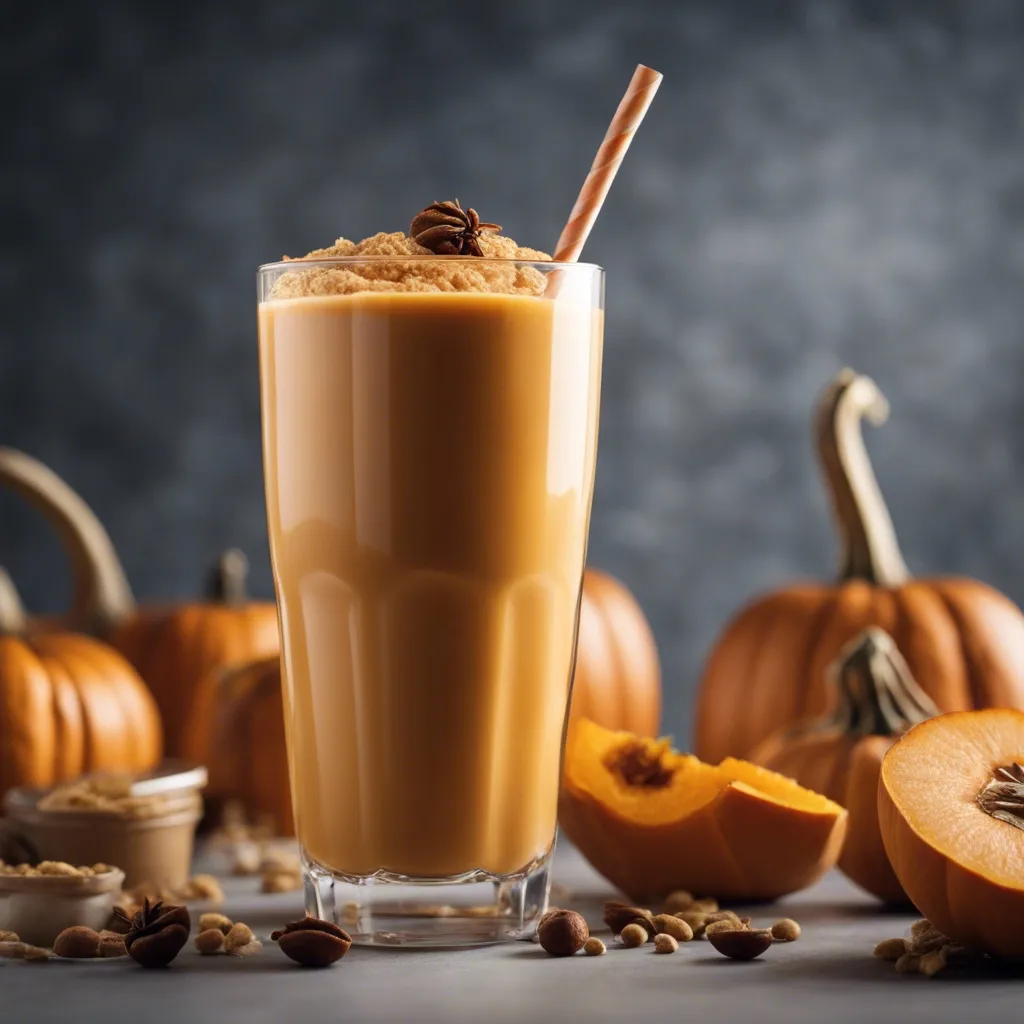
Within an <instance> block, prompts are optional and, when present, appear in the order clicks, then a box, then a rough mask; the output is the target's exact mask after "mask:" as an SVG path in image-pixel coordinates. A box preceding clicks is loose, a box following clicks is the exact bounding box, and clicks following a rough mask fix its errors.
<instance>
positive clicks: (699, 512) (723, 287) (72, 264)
mask: <svg viewBox="0 0 1024 1024" xmlns="http://www.w3.org/2000/svg"><path fill="white" fill-rule="evenodd" d="M2 7H3V11H2V13H3V19H2V23H3V25H4V30H3V33H2V36H0V47H2V54H0V68H2V83H0V84H2V86H3V95H4V97H5V114H4V131H3V154H4V155H3V160H2V162H0V204H2V207H0V208H2V215H0V227H2V240H3V246H2V255H0V260H2V262H0V293H2V301H0V443H6V444H12V445H16V446H18V447H21V448H24V449H25V450H27V451H29V452H32V453H33V454H35V455H37V456H39V457H40V458H42V459H44V460H46V461H47V462H49V463H50V464H51V465H52V466H54V467H55V468H56V469H57V470H58V471H59V472H61V473H62V474H64V475H65V476H66V477H67V478H68V479H69V480H70V481H71V483H72V484H73V485H74V486H75V487H76V488H78V489H79V490H80V491H81V493H82V494H84V495H85V496H86V497H87V499H88V500H89V501H90V502H91V503H92V504H93V506H94V507H95V508H96V510H97V511H98V512H99V514H100V516H101V517H102V518H103V520H104V522H105V523H106V524H107V525H108V527H109V529H110V532H111V533H112V534H113V537H114V539H115V541H116V544H117V546H118V549H119V550H120V552H121V554H122V556H123V558H124V561H125V563H126V565H127V568H128V571H129V573H130V576H131V580H132V582H133V584H134V586H135V589H136V591H137V592H138V594H139V595H140V596H142V597H157V596H185V595H188V594H190V593H193V592H195V590H196V588H197V586H198V582H199V578H200V576H201V573H202V570H203V568H204V566H205V564H206V563H207V561H208V560H209V559H210V558H211V557H212V556H213V555H214V553H215V552H216V551H217V550H218V549H220V548H221V547H223V546H225V545H228V544H238V545H241V546H242V547H244V548H245V549H246V550H247V551H248V552H249V554H250V555H251V557H252V559H253V563H254V588H255V590H256V591H257V592H258V593H261V594H264V595H266V594H269V593H270V574H269V567H268V564H267V551H266V542H265V538H264V514H263V499H262V493H261V469H260V453H259V408H258V394H257V371H256V351H255V327H254V320H255V317H254V275H253V271H254V269H255V267H256V265H257V264H258V263H260V262H262V261H266V260H270V259H274V258H277V257H278V256H279V255H280V254H281V253H283V252H288V253H302V252H305V251H306V250H307V249H309V248H311V247H314V246H318V245H321V244H326V243H328V242H330V241H331V240H332V239H333V238H334V237H335V236H336V235H339V234H342V233H344V234H346V235H348V236H350V237H356V238H359V237H362V236H363V235H365V234H368V233H371V232H373V231H375V230H378V229H388V230H394V229H398V228H403V227H405V226H406V225H407V223H408V221H409V218H410V217H411V215H412V214H414V213H415V212H416V211H418V210H419V209H420V208H421V207H422V206H423V205H424V204H425V203H427V202H430V201H432V200H433V199H435V198H438V199H445V198H449V197H454V196H458V197H459V198H461V199H462V200H463V201H464V202H467V203H471V204H473V205H474V206H476V207H477V208H478V209H479V210H480V211H481V213H482V214H483V216H484V217H485V218H486V219H492V220H496V221H499V222H500V223H502V224H504V225H505V228H506V231H507V233H509V234H511V235H512V236H513V237H515V238H517V239H518V240H519V241H520V242H523V243H529V244H534V245H537V246H540V247H542V248H548V247H550V246H551V245H552V244H553V241H554V239H555V237H556V236H557V234H558V232H559V229H560V227H561V225H562V223H563V221H564V219H565V216H566V214H567V212H568V210H569V207H570V206H571V204H572V200H573V198H574V196H575V192H576V189H577V188H578V186H579V183H580V181H581V180H582V177H583V175H584V173H585V172H586V169H587V167H588V166H589V163H590V160H591V157H592V155H593V152H594V150H595V148H596V146H597V144H598V142H599V141H600V138H601V135H602V133H603V131H604V128H605V126H606V123H607V121H608V118H609V117H610V115H611V113H612V111H613V109H614V107H615V104H616V102H617V100H618V98H619V95H620V94H621V91H622V89H623V88H624V86H625V84H626V82H627V81H628V79H629V75H630V73H631V71H632V69H633V66H634V64H636V63H637V62H638V61H643V62H645V63H648V64H651V65H652V66H654V67H656V68H658V69H659V70H661V71H663V72H664V73H665V76H666V78H665V83H664V85H663V87H662V90H661V92H660V94H659V96H658V98H657V100H656V101H655V104H654V106H653V107H652V109H651V112H650V114H649V116H648V120H647V122H646V123H645V125H644V127H643V130H642V132H641V133H640V134H639V136H638V137H637V141H636V143H635V145H634V147H633V149H632V151H631V152H630V155H629V158H628V160H627V162H626V164H625V167H624V170H623V172H622V174H621V176H620V179H619V181H618V183H617V184H616V186H615V188H614V190H613V192H612V195H611V198H610V201H609V203H608V205H607V207H606V210H605V212H604V214H603V215H602V218H601V222H600V226H599V227H598V228H597V230H596V231H595V233H594V235H593V237H592V239H591V242H590V244H589V246H588V248H587V252H586V256H587V258H589V259H590V260H593V261H595V262H599V263H602V264H603V265H605V266H606V267H607V269H608V320H607V362H606V375H605V387H604V414H603V415H604V418H603V423H602V438H601V449H600V452H601V453H600V460H599V469H598V481H597V495H596V500H595V506H594V521H593V534H592V546H591V552H592V558H591V561H592V563H593V564H595V565H599V566H602V567H605V568H607V569H609V570H611V571H612V572H614V573H617V574H619V575H620V576H622V577H623V578H624V579H625V580H626V581H628V583H629V584H630V585H631V586H632V587H633V588H634V589H635V591H636V593H637V594H638V595H639V597H640V599H641V601H642V602H643V604H644V606H645V607H646V609H647V611H648V613H649V615H650V617H651V620H652V622H653V624H654V628H655V631H656V633H657V637H658V640H659V643H660V646H661V651H662V656H663V660H664V667H665V683H666V690H667V709H666V716H665V717H666V726H667V728H669V729H671V730H673V731H675V732H676V733H677V734H678V735H680V736H682V737H685V736H686V735H687V734H688V732H689V727H690V720H691V703H692V693H693V688H694V685H695V680H696V676H697V674H698V672H699V667H700V664H701V662H702V660H703V658H704V655H705V653H706V651H707V648H708V646H709V644H710V643H711V641H712V638H713V637H714V635H715V633H716V631H717V630H718V629H719V628H720V626H721V625H722V623H723V622H724V621H725V619H726V618H727V616H728V615H729V614H730V613H731V612H732V611H733V610H734V608H735V607H736V606H737V605H738V604H739V603H740V602H742V601H743V600H744V599H746V598H747V597H748V595H750V594H751V593H752V592H754V591H757V590H760V589H762V588H766V587H772V586H775V585H778V584H781V583H783V582H784V581H786V580H788V579H790V578H791V577H794V576H823V575H828V574H829V573H830V572H831V571H832V568H833V562H834V550H833V542H832V537H831V533H830V529H829V525H828V519H827V509H826V505H825V502H824V498H823V495H822V491H821V487H820V484H819V480H818V474H817V469H816V466H815V463H814V459H813V455H812V452H811V449H810V443H809V432H808V417H809V414H810V410H811V408H812V404H813V401H814V398H815V395H816V393H817V391H818V389H819V388H820V387H821V385H822V384H823V383H824V382H825V381H826V380H827V379H828V378H829V376H830V375H831V374H832V373H833V372H834V371H835V370H837V369H838V368H839V367H840V366H842V365H843V364H844V363H849V364H852V365H853V366H855V367H856V368H858V369H861V370H864V371H868V372H870V373H872V374H873V375H875V377H876V378H877V380H878V381H879V383H880V384H881V385H882V387H883V389H884V390H885V391H886V393H887V394H888V395H889V397H890V399H891V401H892V404H893V409H894V414H893V417H892V421H891V423H890V424H889V425H888V426H887V427H885V428H884V430H883V431H879V432H875V433H874V434H873V435H872V436H871V437H870V438H869V444H870V446H871V450H872V453H873V455H874V457H875V460H876V465H877V468H878V473H879V476H880V478H881V481H882V484H883V487H884V489H885V491H886V493H887V495H888V497H889V500H890V502H891V505H892V510H893V515H894V518H895V520H896V524H897V527H898V529H899V531H900V534H901V537H902V540H903V545H904V549H905V553H906V556H907V559H908V561H909V562H910V564H911V566H912V567H913V568H915V569H916V570H918V571H919V572H921V573H932V572H939V571H944V572H955V573H969V574H973V575H977V576H980V577H982V578H984V579H987V580H989V581H990V582H992V583H994V584H996V585H997V586H999V587H1001V588H1002V589H1004V590H1005V591H1007V592H1008V593H1009V594H1010V595H1011V596H1013V597H1014V598H1015V599H1016V600H1017V601H1018V602H1019V601H1021V600H1022V599H1024V572H1022V569H1021V560H1020V557H1019V555H1018V550H1019V545H1020V537H1021V532H1022V525H1021V524H1022V523H1024V481H1022V480H1021V475H1020V472H1019V470H1020V468H1021V462H1022V459H1024V441H1022V437H1024V433H1022V430H1021V426H1022V420H1024V401H1022V399H1024V372H1022V370H1024V346H1022V343H1021V328H1020V324H1021V320H1022V315H1024V287H1022V275H1024V147H1022V144H1021V139H1022V131H1024V5H1020V4H1017V3H1013V2H1009V0H1007V2H987V0H971V2H969V3H968V2H963V3H942V2H920V3H919V2H906V0H904V2H901V3H898V4H893V3H887V2H883V0H878V2H861V3H853V2H807V3H800V2H788V3H783V2H767V0H749V2H746V3H742V2H724V0H706V2H700V0H694V2H673V3H664V4H659V3H652V2H647V3H643V2H632V3H624V2H623V3H600V2H595V0H580V2H568V0H560V2H558V3H554V2H552V0H516V2H515V3H504V4H486V5H485V4H465V5H456V4H429V5H425V4H423V3H419V2H415V0H409V2H379V3H376V4H354V3H351V4H347V3H346V4H343V3H330V2H326V0H325V2H320V3H315V2H296V0H290V2H287V3H286V2H284V0H277V2H273V3H258V2H257V3H249V4H245V5H241V4H238V5H235V4H225V3H205V4H199V3H184V2H178V3H176V4H173V5H170V4H168V5H162V4H155V5H147V4H143V3H132V4H122V3H116V2H106V3H103V4H88V5H87V4H79V3H59V2H51V3H48V4H45V5H44V4H38V5H26V4H18V5H15V4H10V3H4V4H2ZM30 7H34V8H35V13H29V8H30ZM165 8H166V11H165ZM0 517H2V519H0V560H2V561H3V562H4V563H6V564H7V565H8V566H9V568H10V569H11V571H12V572H13V574H14V575H15V577H16V579H17V582H18V584H19V586H20V588H21V590H22V591H23V594H24V596H25V598H26V600H27V601H28V602H29V603H30V604H31V605H32V606H34V607H36V608H40V609H45V608H56V607H60V605H61V604H62V603H63V602H64V601H65V600H66V596H67V582H66V570H65V565H64V563H63V560H62V556H61V554H60V552H59V549H58V548H57V546H56V544H55V543H54V541H53V540H52V539H51V538H50V537H49V535H48V534H47V533H46V531H45V530H44V529H43V528H42V527H41V526H40V525H39V524H38V523H37V522H36V521H35V519H34V518H33V517H32V516H31V515H29V514H28V513H26V512H25V511H24V510H23V509H22V508H21V507H19V506H18V505H17V503H16V502H15V501H14V499H12V498H10V497H9V496H6V495H5V496H0Z"/></svg>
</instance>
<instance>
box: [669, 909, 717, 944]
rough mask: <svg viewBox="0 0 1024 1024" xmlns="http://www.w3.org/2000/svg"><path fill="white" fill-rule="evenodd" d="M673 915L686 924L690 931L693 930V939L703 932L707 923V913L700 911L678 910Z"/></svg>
mask: <svg viewBox="0 0 1024 1024" xmlns="http://www.w3.org/2000/svg"><path fill="white" fill-rule="evenodd" d="M673 917H677V918H679V920H680V921H683V922H684V923H685V924H687V925H688V926H689V928H690V931H692V932H693V937H694V938H695V939H699V938H700V937H701V936H702V935H703V934H704V929H705V927H707V923H708V915H707V914H705V913H703V912H701V911H693V910H680V911H678V912H677V913H675V914H674V915H673Z"/></svg>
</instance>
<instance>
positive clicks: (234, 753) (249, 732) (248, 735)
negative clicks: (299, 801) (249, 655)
mask: <svg viewBox="0 0 1024 1024" xmlns="http://www.w3.org/2000/svg"><path fill="white" fill-rule="evenodd" d="M208 692H211V693H212V687H211V689H210V690H209V691H208ZM213 703H214V705H215V710H213V712H212V714H211V721H212V725H213V729H212V737H211V742H210V756H209V760H208V762H207V767H208V770H209V783H208V784H207V788H206V796H207V799H208V801H209V802H212V803H213V804H216V803H218V802H224V801H227V800H229V799H234V800H239V801H241V803H242V804H243V806H244V807H245V809H246V811H247V812H248V817H249V818H250V819H253V820H258V819H259V818H261V817H263V816H269V817H271V818H272V819H273V821H274V825H275V827H276V830H277V834H278V835H289V836H290V835H294V831H295V830H294V822H293V820H292V794H291V787H290V785H289V780H288V751H287V747H286V745H285V731H284V703H283V699H282V694H281V659H280V658H277V657H272V658H263V659H261V660H259V661H254V662H252V663H251V664H249V665H243V666H241V667H239V668H234V669H229V670H228V671H227V672H223V673H220V678H219V682H218V684H217V693H216V697H215V698H213Z"/></svg>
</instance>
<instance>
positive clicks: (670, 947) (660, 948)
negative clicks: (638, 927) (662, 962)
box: [654, 932, 679, 953]
mask: <svg viewBox="0 0 1024 1024" xmlns="http://www.w3.org/2000/svg"><path fill="white" fill-rule="evenodd" d="M678 948H679V943H678V942H676V940H675V939H674V938H672V936H671V935H669V934H667V933H666V932H662V933H661V934H659V935H655V936H654V952H655V953H674V952H675V951H676V950H677V949H678Z"/></svg>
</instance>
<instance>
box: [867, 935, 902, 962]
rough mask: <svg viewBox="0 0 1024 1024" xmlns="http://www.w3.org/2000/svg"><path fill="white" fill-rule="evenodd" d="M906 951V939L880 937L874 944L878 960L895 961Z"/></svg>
mask: <svg viewBox="0 0 1024 1024" xmlns="http://www.w3.org/2000/svg"><path fill="white" fill-rule="evenodd" d="M906 951H907V940H906V939H882V941H881V942H880V943H879V944H878V945H877V946H875V956H877V957H878V958H879V959H880V960H891V961H893V962H895V961H896V960H899V958H900V957H901V956H903V954H904V953H906Z"/></svg>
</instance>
